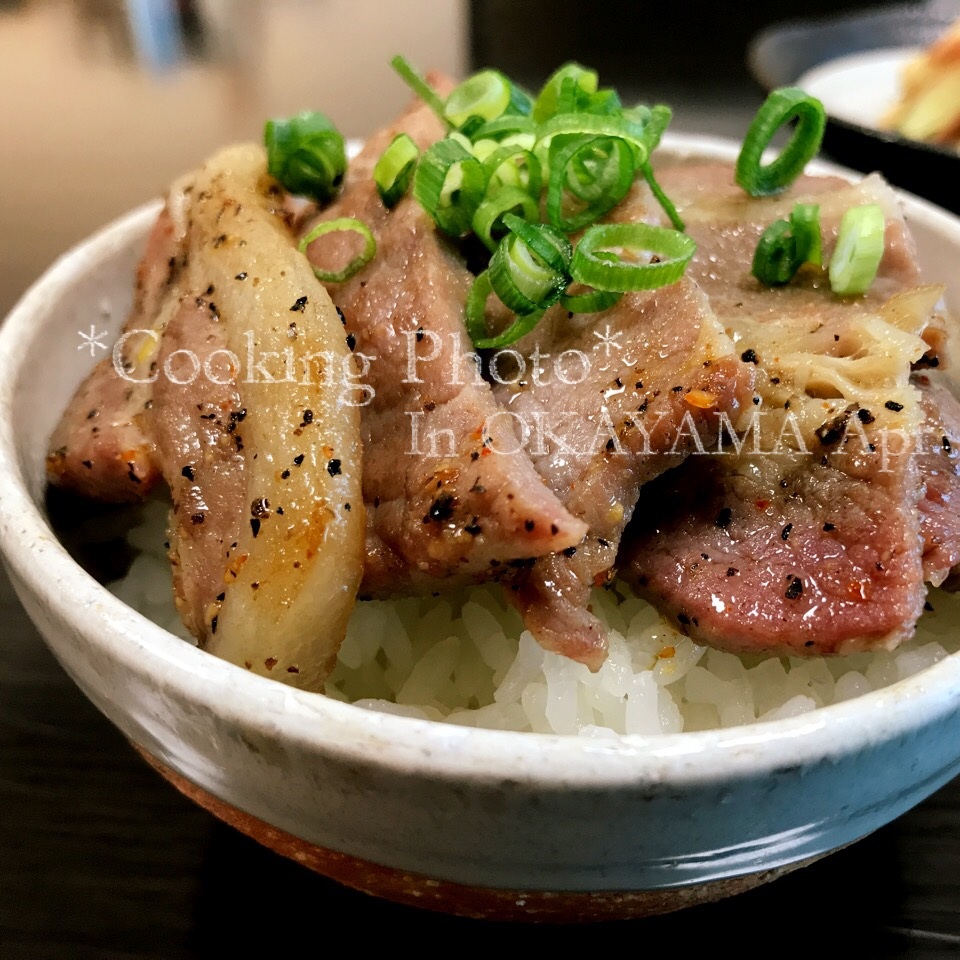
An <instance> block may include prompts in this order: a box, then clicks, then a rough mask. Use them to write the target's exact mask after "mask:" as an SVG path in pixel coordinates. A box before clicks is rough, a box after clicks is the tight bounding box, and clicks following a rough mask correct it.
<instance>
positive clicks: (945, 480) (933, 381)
mask: <svg viewBox="0 0 960 960" xmlns="http://www.w3.org/2000/svg"><path fill="white" fill-rule="evenodd" d="M913 382H914V384H915V385H916V386H917V387H918V389H919V390H920V402H921V405H922V407H923V414H924V420H923V425H922V427H921V433H920V444H921V446H920V452H919V453H918V455H917V460H918V462H919V466H920V474H921V476H922V477H923V481H924V493H923V497H922V498H921V499H920V503H919V508H920V532H921V533H922V535H923V572H924V575H925V577H926V579H927V580H928V581H929V582H930V583H932V584H933V585H934V586H940V585H941V584H942V583H943V582H944V581H945V580H946V579H947V577H948V576H949V575H950V574H951V572H953V570H954V568H956V567H957V565H958V564H960V403H958V402H957V399H956V397H954V395H953V394H952V393H951V392H950V390H949V388H948V387H947V386H946V384H945V383H944V382H943V380H942V378H941V379H939V380H938V379H937V375H936V374H934V373H931V374H919V373H918V374H914V376H913Z"/></svg>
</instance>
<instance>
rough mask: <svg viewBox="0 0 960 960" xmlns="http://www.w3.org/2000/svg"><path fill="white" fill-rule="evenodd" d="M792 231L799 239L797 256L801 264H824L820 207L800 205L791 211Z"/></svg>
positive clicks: (811, 204) (809, 204)
mask: <svg viewBox="0 0 960 960" xmlns="http://www.w3.org/2000/svg"><path fill="white" fill-rule="evenodd" d="M790 230H791V231H792V233H793V235H794V237H796V238H797V256H798V257H799V259H800V262H801V263H812V264H813V265H814V266H817V267H819V266H822V264H823V241H822V239H821V237H820V207H819V206H818V205H817V204H816V203H798V204H795V205H794V208H793V210H791V211H790Z"/></svg>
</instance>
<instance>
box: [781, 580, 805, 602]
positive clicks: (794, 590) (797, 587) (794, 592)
mask: <svg viewBox="0 0 960 960" xmlns="http://www.w3.org/2000/svg"><path fill="white" fill-rule="evenodd" d="M787 579H788V581H789V582H788V583H787V589H786V590H785V591H784V594H783V595H784V596H785V597H786V598H787V599H788V600H797V599H799V597H800V594H802V593H803V581H802V580H801V579H800V578H799V577H795V576H790V575H788V577H787Z"/></svg>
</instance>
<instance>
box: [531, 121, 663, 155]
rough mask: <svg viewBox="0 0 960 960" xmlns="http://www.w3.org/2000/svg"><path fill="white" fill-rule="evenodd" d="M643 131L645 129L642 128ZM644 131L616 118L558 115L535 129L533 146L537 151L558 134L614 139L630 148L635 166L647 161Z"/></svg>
mask: <svg viewBox="0 0 960 960" xmlns="http://www.w3.org/2000/svg"><path fill="white" fill-rule="evenodd" d="M644 129H645V128H644ZM644 129H641V128H638V126H637V125H636V124H633V123H630V122H628V121H627V120H625V119H623V118H620V117H601V116H597V115H595V114H592V113H560V114H557V115H556V116H555V117H551V118H550V119H549V120H547V121H546V122H545V123H543V124H541V125H540V126H539V127H538V128H537V131H536V132H537V147H536V149H538V150H540V149H543V147H545V146H547V145H549V143H550V141H551V140H552V139H553V138H554V137H557V136H560V135H561V134H567V133H569V134H575V135H577V136H593V137H617V138H618V139H620V140H626V141H627V143H629V144H630V145H631V147H633V150H634V154H635V155H636V164H637V165H638V166H639V165H640V164H641V163H642V162H643V161H644V160H646V159H647V156H648V153H649V151H648V150H647V141H646V137H645V133H644Z"/></svg>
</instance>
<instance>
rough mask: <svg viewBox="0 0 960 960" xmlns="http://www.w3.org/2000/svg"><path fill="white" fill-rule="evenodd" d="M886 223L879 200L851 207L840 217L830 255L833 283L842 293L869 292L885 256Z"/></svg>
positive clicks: (831, 285)
mask: <svg viewBox="0 0 960 960" xmlns="http://www.w3.org/2000/svg"><path fill="white" fill-rule="evenodd" d="M885 228H886V224H885V221H884V216H883V210H882V209H881V207H880V206H879V204H876V203H868V204H866V205H864V206H862V207H851V208H850V209H849V210H847V212H846V213H844V215H843V218H842V219H841V220H840V232H839V233H838V234H837V245H836V247H835V248H834V251H833V256H832V257H831V258H830V287H831V289H832V290H833V292H834V293H838V294H840V296H842V297H847V296H853V295H855V294H860V293H866V292H867V290H868V289H869V288H870V284H871V283H873V279H874V277H876V275H877V270H878V268H879V267H880V261H881V260H882V259H883V237H884V231H885Z"/></svg>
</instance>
